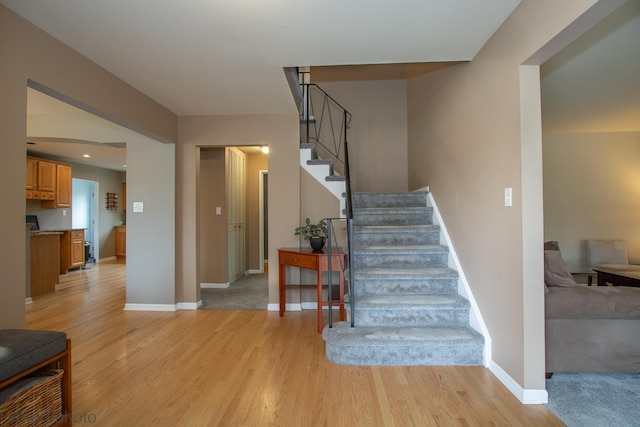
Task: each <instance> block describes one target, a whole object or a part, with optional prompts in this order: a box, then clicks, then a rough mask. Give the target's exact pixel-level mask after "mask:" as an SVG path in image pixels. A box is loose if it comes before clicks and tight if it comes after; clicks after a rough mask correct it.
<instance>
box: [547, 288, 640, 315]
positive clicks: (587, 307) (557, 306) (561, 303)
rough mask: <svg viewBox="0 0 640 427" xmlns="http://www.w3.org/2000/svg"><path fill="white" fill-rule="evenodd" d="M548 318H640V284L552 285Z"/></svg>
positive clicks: (548, 301) (548, 300) (548, 296)
mask: <svg viewBox="0 0 640 427" xmlns="http://www.w3.org/2000/svg"><path fill="white" fill-rule="evenodd" d="M545 317H546V318H547V319H640V288H631V287H626V286H595V287H592V286H576V287H572V288H561V287H554V288H549V293H548V294H546V295H545Z"/></svg>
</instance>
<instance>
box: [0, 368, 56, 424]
mask: <svg viewBox="0 0 640 427" xmlns="http://www.w3.org/2000/svg"><path fill="white" fill-rule="evenodd" d="M63 373H64V371H63V370H62V369H46V370H40V371H36V372H34V373H33V374H31V375H29V376H28V377H25V378H26V379H28V380H32V379H33V377H38V379H39V381H37V382H36V383H35V384H33V385H31V386H30V387H28V388H26V389H24V390H21V391H19V392H18V393H16V394H15V395H13V396H11V398H9V400H7V401H6V402H4V403H3V404H2V405H1V406H0V427H9V426H10V427H22V426H29V427H34V426H38V427H48V426H52V425H54V424H56V423H57V422H58V420H60V418H61V417H62V374H63Z"/></svg>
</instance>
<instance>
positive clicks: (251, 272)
mask: <svg viewBox="0 0 640 427" xmlns="http://www.w3.org/2000/svg"><path fill="white" fill-rule="evenodd" d="M262 273H264V270H255V269H251V270H249V271H247V274H262Z"/></svg>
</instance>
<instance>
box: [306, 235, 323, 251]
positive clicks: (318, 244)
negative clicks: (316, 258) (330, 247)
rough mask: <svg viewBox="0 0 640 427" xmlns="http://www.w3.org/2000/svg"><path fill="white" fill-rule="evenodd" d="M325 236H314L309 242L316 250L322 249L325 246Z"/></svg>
mask: <svg viewBox="0 0 640 427" xmlns="http://www.w3.org/2000/svg"><path fill="white" fill-rule="evenodd" d="M324 241H325V238H324V237H312V238H310V239H309V243H310V244H311V248H312V249H313V250H314V251H321V250H322V248H324Z"/></svg>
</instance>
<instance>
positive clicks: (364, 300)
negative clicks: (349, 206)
mask: <svg viewBox="0 0 640 427" xmlns="http://www.w3.org/2000/svg"><path fill="white" fill-rule="evenodd" d="M353 210H354V230H353V231H354V241H353V242H352V248H353V250H352V252H353V253H352V259H351V261H350V268H352V269H353V273H354V283H353V286H350V289H351V290H352V292H353V301H354V323H355V327H354V328H352V327H351V324H350V323H349V322H337V323H334V324H333V327H332V328H330V327H329V326H326V327H325V328H324V330H323V333H322V336H323V338H324V340H325V342H326V355H327V358H328V359H329V360H331V361H332V362H334V363H338V364H342V365H366V366H374V365H387V366H410V365H424V366H428V365H461V366H470V365H482V363H483V354H484V353H483V348H484V338H483V337H482V335H481V334H479V333H478V332H477V331H475V330H474V329H473V328H471V327H470V326H469V307H470V305H469V301H467V300H466V299H465V298H464V297H462V296H460V295H459V294H458V273H457V272H456V271H455V270H453V269H451V268H449V267H448V266H447V265H448V257H449V248H448V247H446V246H443V245H441V244H440V228H439V226H437V225H434V224H433V212H432V209H431V208H429V207H427V194H426V193H424V192H412V193H354V194H353Z"/></svg>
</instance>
